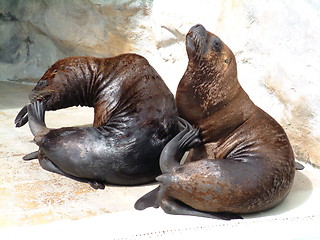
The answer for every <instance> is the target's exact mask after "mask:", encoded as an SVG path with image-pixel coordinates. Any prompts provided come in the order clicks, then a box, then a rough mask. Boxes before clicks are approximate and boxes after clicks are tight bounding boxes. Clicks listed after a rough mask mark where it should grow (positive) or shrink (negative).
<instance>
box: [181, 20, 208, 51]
mask: <svg viewBox="0 0 320 240" xmlns="http://www.w3.org/2000/svg"><path fill="white" fill-rule="evenodd" d="M186 38H187V39H186V46H187V52H188V53H189V54H191V53H193V54H196V55H202V54H204V53H205V47H204V46H205V42H206V38H207V30H206V29H205V28H204V27H203V26H202V25H201V24H197V25H195V26H193V27H192V28H190V30H189V32H188V33H187V37H186Z"/></svg>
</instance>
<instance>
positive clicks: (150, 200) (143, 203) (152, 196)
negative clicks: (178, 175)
mask: <svg viewBox="0 0 320 240" xmlns="http://www.w3.org/2000/svg"><path fill="white" fill-rule="evenodd" d="M159 190H160V187H157V188H155V189H153V190H152V191H150V192H148V193H147V194H145V195H144V196H142V197H141V198H139V199H138V200H137V201H136V203H135V204H134V208H135V209H137V210H144V209H146V208H148V207H154V208H158V207H159V203H158V200H157V199H158V192H159Z"/></svg>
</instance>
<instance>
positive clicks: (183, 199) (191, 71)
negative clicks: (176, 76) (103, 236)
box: [135, 25, 295, 219]
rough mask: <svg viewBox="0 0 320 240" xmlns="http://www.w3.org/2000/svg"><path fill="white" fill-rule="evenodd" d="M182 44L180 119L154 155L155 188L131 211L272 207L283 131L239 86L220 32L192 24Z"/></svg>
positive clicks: (290, 168) (286, 145) (286, 180)
mask: <svg viewBox="0 0 320 240" xmlns="http://www.w3.org/2000/svg"><path fill="white" fill-rule="evenodd" d="M186 48H187V54H188V58H189V62H188V66H187V69H186V71H185V73H184V75H183V77H182V79H181V81H180V83H179V85H178V88H177V92H176V104H177V108H178V113H179V116H180V117H182V118H184V119H186V120H187V121H184V120H182V124H181V125H182V128H183V129H184V130H182V131H181V132H180V133H179V134H178V135H177V136H176V137H174V138H173V139H172V140H171V141H170V142H169V143H168V144H167V145H166V147H165V148H164V150H163V152H162V154H161V157H160V166H161V170H162V173H163V174H162V175H161V176H159V177H157V178H156V180H157V181H159V182H160V185H159V187H158V188H157V189H155V190H153V191H151V192H149V193H147V194H146V195H145V196H143V197H142V198H141V199H139V200H138V201H137V202H136V204H135V207H136V209H140V210H141V209H144V208H146V207H150V206H153V207H159V206H161V207H162V208H163V210H164V211H165V212H167V213H170V214H182V215H194V216H202V217H211V218H223V219H231V218H241V217H240V216H239V214H246V213H254V212H259V211H264V210H267V209H270V208H272V207H274V206H276V205H278V204H279V203H280V202H281V201H283V200H284V199H285V197H286V196H287V195H288V193H289V191H290V189H291V186H292V183H293V179H294V175H295V160H294V154H293V150H292V147H291V145H290V142H289V140H288V137H287V135H286V133H285V131H284V130H283V128H282V127H281V126H280V125H279V124H278V123H277V122H276V121H275V120H274V119H273V118H272V117H271V116H270V115H268V114H267V113H265V112H264V111H263V110H262V109H260V108H259V107H257V106H256V105H255V104H254V103H253V102H252V101H251V100H250V98H249V96H248V95H247V93H246V92H245V91H244V90H243V88H242V87H241V86H240V84H239V82H238V79H237V65H236V59H235V56H234V54H233V53H232V51H231V50H230V49H229V48H228V47H227V45H226V44H224V43H223V42H222V41H221V39H220V38H218V37H217V36H216V35H214V34H212V33H210V32H208V31H206V29H205V28H204V27H203V26H202V25H195V26H193V27H192V28H191V29H190V31H189V32H188V34H187V36H186ZM188 122H189V123H190V124H191V125H193V127H192V126H191V125H189V123H188ZM196 129H198V131H197V130H196ZM190 148H192V149H191V150H190V152H189V154H188V156H187V159H186V163H185V164H184V165H180V160H181V157H182V155H183V154H184V153H185V151H187V150H188V149H190ZM226 214H227V215H226Z"/></svg>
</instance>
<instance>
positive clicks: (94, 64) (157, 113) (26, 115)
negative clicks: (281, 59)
mask: <svg viewBox="0 0 320 240" xmlns="http://www.w3.org/2000/svg"><path fill="white" fill-rule="evenodd" d="M29 98H30V102H31V104H29V105H27V106H25V107H24V108H22V110H21V111H20V112H19V114H18V115H17V117H16V119H15V123H16V126H17V127H20V126H22V125H24V124H25V123H26V122H27V121H28V120H29V127H30V130H31V131H32V133H33V135H34V136H35V138H34V140H35V142H36V144H37V145H39V151H38V152H35V153H31V154H29V155H27V156H25V157H24V159H25V160H30V159H33V158H38V159H39V163H40V165H41V166H42V167H43V168H44V169H46V170H48V171H51V172H55V173H59V174H62V175H64V176H67V177H70V178H73V179H76V180H79V181H82V182H88V183H89V184H91V186H92V187H94V188H104V185H105V184H106V183H108V184H120V185H137V184H144V183H148V182H151V181H153V180H154V178H155V177H156V176H157V175H159V173H160V168H159V156H160V153H161V150H162V149H163V147H164V146H165V144H166V143H167V142H168V141H169V140H170V139H171V138H173V137H174V136H175V135H176V133H177V130H178V128H177V127H178V119H177V117H178V113H177V109H176V105H175V101H174V97H173V94H172V93H171V92H170V90H169V89H168V88H167V86H166V85H165V83H164V82H163V80H162V79H161V77H160V76H159V75H158V73H157V72H156V70H155V69H154V68H153V67H152V66H151V65H150V64H149V63H148V61H147V60H146V59H145V58H143V57H142V56H139V55H136V54H124V55H119V56H116V57H111V58H93V57H69V58H65V59H62V60H59V61H57V62H56V63H54V64H53V65H52V66H51V67H50V68H49V69H48V70H47V71H46V72H45V74H44V75H43V76H42V77H41V79H40V80H39V82H38V83H37V85H36V86H35V88H34V89H33V90H32V92H31V94H30V96H29ZM78 105H80V106H89V107H94V123H93V127H64V128H60V129H48V128H47V127H46V125H45V123H44V114H45V111H47V110H57V109H61V108H66V107H71V106H78Z"/></svg>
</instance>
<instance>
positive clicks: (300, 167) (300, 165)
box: [296, 162, 304, 170]
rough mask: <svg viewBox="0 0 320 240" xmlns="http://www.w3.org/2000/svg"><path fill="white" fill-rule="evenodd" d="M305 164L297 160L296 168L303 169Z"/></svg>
mask: <svg viewBox="0 0 320 240" xmlns="http://www.w3.org/2000/svg"><path fill="white" fill-rule="evenodd" d="M303 169H304V166H303V165H302V164H301V163H298V162H296V170H303Z"/></svg>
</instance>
